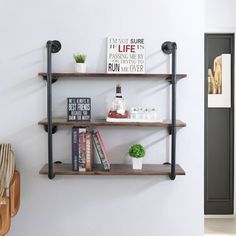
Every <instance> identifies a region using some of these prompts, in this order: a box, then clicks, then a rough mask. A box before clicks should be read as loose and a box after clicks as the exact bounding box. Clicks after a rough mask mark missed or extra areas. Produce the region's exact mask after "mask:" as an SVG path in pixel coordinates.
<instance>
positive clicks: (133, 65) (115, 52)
mask: <svg viewBox="0 0 236 236" xmlns="http://www.w3.org/2000/svg"><path fill="white" fill-rule="evenodd" d="M107 73H122V74H126V73H136V74H138V73H139V74H143V73H145V47H144V39H143V38H115V37H108V38H107Z"/></svg>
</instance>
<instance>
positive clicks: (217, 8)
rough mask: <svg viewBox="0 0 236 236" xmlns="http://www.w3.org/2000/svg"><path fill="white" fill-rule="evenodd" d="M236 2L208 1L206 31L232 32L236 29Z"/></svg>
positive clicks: (206, 4) (229, 0)
mask: <svg viewBox="0 0 236 236" xmlns="http://www.w3.org/2000/svg"><path fill="white" fill-rule="evenodd" d="M235 9H236V2H235V1H234V0H227V1H221V0H207V1H205V27H206V31H215V32H219V33H220V32H221V31H223V32H227V31H228V32H232V29H234V31H235V29H236V15H235Z"/></svg>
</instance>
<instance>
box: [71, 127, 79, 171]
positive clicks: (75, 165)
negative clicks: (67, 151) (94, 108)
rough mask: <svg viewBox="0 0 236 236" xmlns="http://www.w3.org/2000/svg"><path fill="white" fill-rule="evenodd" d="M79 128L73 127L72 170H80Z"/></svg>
mask: <svg viewBox="0 0 236 236" xmlns="http://www.w3.org/2000/svg"><path fill="white" fill-rule="evenodd" d="M78 141H79V140H78V128H76V127H72V170H73V171H78V170H79V163H78V151H79V150H78Z"/></svg>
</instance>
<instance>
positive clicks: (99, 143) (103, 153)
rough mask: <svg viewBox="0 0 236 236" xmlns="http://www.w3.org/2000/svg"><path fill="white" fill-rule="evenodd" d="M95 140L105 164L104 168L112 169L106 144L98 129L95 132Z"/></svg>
mask: <svg viewBox="0 0 236 236" xmlns="http://www.w3.org/2000/svg"><path fill="white" fill-rule="evenodd" d="M93 142H94V146H95V149H96V151H97V154H98V156H99V158H100V161H101V163H102V165H103V168H104V170H110V161H109V158H108V156H107V153H106V150H105V146H104V144H103V142H102V138H101V135H100V133H99V131H96V132H95V133H94V134H93Z"/></svg>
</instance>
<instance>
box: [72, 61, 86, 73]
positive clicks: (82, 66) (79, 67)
mask: <svg viewBox="0 0 236 236" xmlns="http://www.w3.org/2000/svg"><path fill="white" fill-rule="evenodd" d="M75 72H78V73H85V72H86V63H75Z"/></svg>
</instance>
